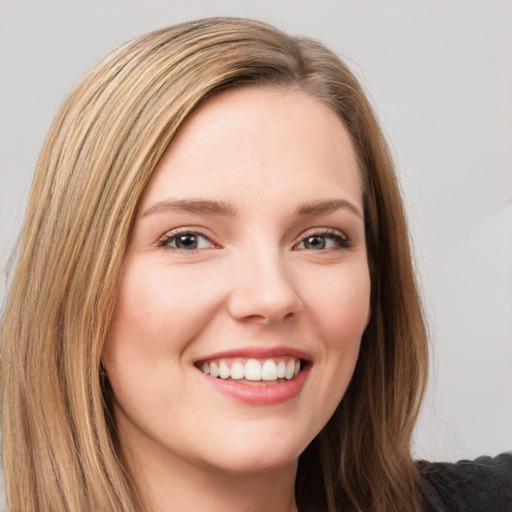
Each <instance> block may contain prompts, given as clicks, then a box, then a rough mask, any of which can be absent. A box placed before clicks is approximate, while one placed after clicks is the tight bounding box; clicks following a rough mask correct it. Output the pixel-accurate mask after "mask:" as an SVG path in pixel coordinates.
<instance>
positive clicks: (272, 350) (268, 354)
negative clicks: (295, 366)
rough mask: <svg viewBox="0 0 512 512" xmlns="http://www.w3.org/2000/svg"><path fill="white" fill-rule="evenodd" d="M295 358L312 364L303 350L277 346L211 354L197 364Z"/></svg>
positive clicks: (308, 355)
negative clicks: (221, 360)
mask: <svg viewBox="0 0 512 512" xmlns="http://www.w3.org/2000/svg"><path fill="white" fill-rule="evenodd" d="M287 356H288V357H295V358H296V359H302V360H303V361H305V362H311V359H312V358H311V355H310V354H308V353H307V352H304V351H303V350H299V349H297V348H295V347H288V346H276V347H261V346H256V347H240V348H234V349H230V350H222V351H219V352H214V353H211V354H206V355H204V356H202V357H200V358H199V359H197V360H196V362H199V361H209V360H212V359H223V358H225V359H228V358H231V357H246V358H253V359H271V358H273V357H287Z"/></svg>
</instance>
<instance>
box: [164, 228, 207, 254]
mask: <svg viewBox="0 0 512 512" xmlns="http://www.w3.org/2000/svg"><path fill="white" fill-rule="evenodd" d="M157 246H158V247H166V248H169V249H175V250H178V251H182V252H193V251H197V250H199V249H208V248H211V247H214V244H213V242H212V241H211V240H210V239H209V238H208V237H207V236H205V235H203V234H201V233H195V232H193V231H182V232H179V233H176V232H175V233H169V234H167V235H165V236H164V237H163V238H162V239H161V240H159V241H158V243H157Z"/></svg>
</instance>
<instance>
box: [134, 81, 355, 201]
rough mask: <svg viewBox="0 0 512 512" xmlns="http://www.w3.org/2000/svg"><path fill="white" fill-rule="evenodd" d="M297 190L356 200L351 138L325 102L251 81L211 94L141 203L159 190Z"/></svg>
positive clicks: (241, 192)
mask: <svg viewBox="0 0 512 512" xmlns="http://www.w3.org/2000/svg"><path fill="white" fill-rule="evenodd" d="M304 187H306V188H307V190H304ZM301 188H302V192H303V193H304V192H309V193H310V194H311V195H313V196H314V195H315V194H320V195H322V194H325V193H327V191H328V190H330V189H332V190H336V189H343V193H344V194H345V195H347V194H348V195H350V196H351V197H350V199H351V200H352V201H354V202H357V203H359V204H360V203H361V183H360V173H359V169H358V164H357V159H356V156H355V151H354V147H353V143H352V140H351V138H350V135H349V134H348V132H347V130H346V129H345V127H344V125H343V123H342V122H341V121H340V119H339V117H338V116H337V115H336V113H335V112H334V111H333V110H332V108H331V107H330V106H328V105H327V104H325V103H324V102H321V101H320V100H318V99H316V98H314V97H312V96H311V95H309V94H307V93H306V92H304V91H301V90H294V89H286V88H274V87H252V86H251V87H245V88H241V89H236V90H231V91H226V92H223V93H221V94H219V95H217V96H215V97H213V98H211V99H209V100H208V101H206V102H205V103H204V104H202V105H201V106H200V107H199V108H198V109H197V110H196V111H195V112H194V113H193V114H192V115H191V116H190V117H189V118H188V119H187V120H186V121H185V122H184V123H183V125H182V126H181V127H180V129H179V131H178V133H177V135H176V136H175V137H174V139H173V141H172V142H171V144H170V145H169V147H168V148H167V150H166V151H165V152H164V154H163V156H162V158H161V160H160V162H159V163H158V165H157V167H156V169H155V172H154V174H153V177H152V178H151V180H150V183H149V185H148V187H147V190H146V193H145V197H144V202H147V200H148V197H149V198H150V199H152V200H155V199H156V198H157V197H156V196H159V195H161V194H163V193H164V191H166V192H165V193H167V194H172V195H173V196H176V195H177V196H179V195H180V194H185V195H189V196H190V194H193V195H200V196H215V195H218V194H219V193H221V192H222V193H225V194H229V195H231V196H233V197H235V196H237V195H238V196H239V197H240V198H243V197H244V196H247V195H248V194H249V192H253V193H254V192H258V191H259V192H261V193H262V194H265V195H272V194H274V193H275V195H276V199H278V198H279V194H282V193H283V189H287V190H288V192H289V193H290V194H291V193H292V192H293V191H294V190H300V189H301ZM219 199H222V198H219ZM281 199H284V198H281Z"/></svg>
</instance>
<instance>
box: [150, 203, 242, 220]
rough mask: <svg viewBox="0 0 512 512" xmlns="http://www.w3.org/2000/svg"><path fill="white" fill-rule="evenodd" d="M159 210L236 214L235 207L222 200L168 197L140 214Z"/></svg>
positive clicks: (199, 213) (201, 213)
mask: <svg viewBox="0 0 512 512" xmlns="http://www.w3.org/2000/svg"><path fill="white" fill-rule="evenodd" d="M161 211H182V212H188V213H195V214H198V215H227V216H233V215H236V212H237V208H235V206H233V205H232V204H230V203H226V202H224V201H209V200H206V199H186V200H180V199H168V200H165V201H159V202H158V203H155V204H154V205H153V206H151V207H150V208H148V209H147V210H146V211H145V212H144V213H143V214H142V216H143V217H145V216H146V215H151V214H152V213H155V212H161Z"/></svg>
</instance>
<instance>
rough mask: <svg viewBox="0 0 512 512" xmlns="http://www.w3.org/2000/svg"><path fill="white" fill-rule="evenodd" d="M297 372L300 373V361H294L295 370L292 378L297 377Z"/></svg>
mask: <svg viewBox="0 0 512 512" xmlns="http://www.w3.org/2000/svg"><path fill="white" fill-rule="evenodd" d="M299 372H300V359H297V361H295V368H294V372H293V376H294V377H297V375H299Z"/></svg>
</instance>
